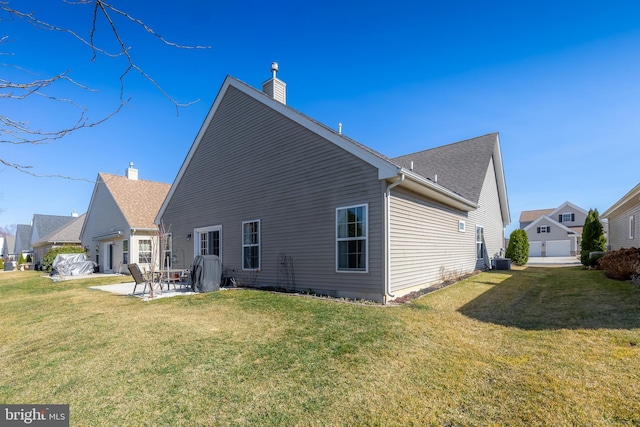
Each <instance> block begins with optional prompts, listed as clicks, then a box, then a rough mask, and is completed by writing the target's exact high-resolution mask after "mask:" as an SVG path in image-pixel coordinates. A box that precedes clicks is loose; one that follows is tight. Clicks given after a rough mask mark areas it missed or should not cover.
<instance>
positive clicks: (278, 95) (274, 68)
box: [262, 62, 287, 105]
mask: <svg viewBox="0 0 640 427" xmlns="http://www.w3.org/2000/svg"><path fill="white" fill-rule="evenodd" d="M271 73H272V77H271V78H270V79H269V80H267V81H266V82H264V83H262V92H264V93H265V94H266V95H268V96H270V97H271V98H273V99H275V100H276V101H278V102H281V103H283V104H285V105H286V103H287V85H286V83H285V82H283V81H282V80H280V79H278V78H277V77H276V74H277V73H278V63H277V62H272V63H271Z"/></svg>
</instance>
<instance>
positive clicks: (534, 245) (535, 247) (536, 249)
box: [529, 241, 542, 256]
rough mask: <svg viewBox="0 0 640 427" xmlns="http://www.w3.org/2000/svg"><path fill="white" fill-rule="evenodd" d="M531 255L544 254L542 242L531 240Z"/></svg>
mask: <svg viewBox="0 0 640 427" xmlns="http://www.w3.org/2000/svg"><path fill="white" fill-rule="evenodd" d="M529 256H542V242H535V241H533V242H529Z"/></svg>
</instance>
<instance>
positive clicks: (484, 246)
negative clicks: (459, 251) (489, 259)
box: [474, 224, 487, 261]
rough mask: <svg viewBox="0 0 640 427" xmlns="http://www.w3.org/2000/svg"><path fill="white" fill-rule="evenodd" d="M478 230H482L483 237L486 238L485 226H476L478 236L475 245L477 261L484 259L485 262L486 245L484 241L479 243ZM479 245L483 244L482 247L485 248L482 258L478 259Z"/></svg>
mask: <svg viewBox="0 0 640 427" xmlns="http://www.w3.org/2000/svg"><path fill="white" fill-rule="evenodd" d="M478 228H482V237H484V226H482V225H479V224H476V236H475V241H476V244H475V246H474V248H475V251H476V261H477V260H481V259H482V260H483V259H485V257H484V253H485V252H486V250H487V248H486V245H485V244H484V240H483V241H481V242H478ZM478 243H482V246H483V251H482V258H480V257H478Z"/></svg>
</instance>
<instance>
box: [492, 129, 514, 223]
mask: <svg viewBox="0 0 640 427" xmlns="http://www.w3.org/2000/svg"><path fill="white" fill-rule="evenodd" d="M493 167H494V169H495V173H496V181H497V183H498V196H499V197H500V211H501V213H502V224H503V225H504V226H505V227H506V226H507V225H509V224H511V212H510V210H509V198H508V196H507V183H506V180H505V178H504V169H503V166H502V152H501V150H500V136H499V135H496V144H495V145H494V146H493Z"/></svg>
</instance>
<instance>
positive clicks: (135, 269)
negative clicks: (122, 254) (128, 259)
mask: <svg viewBox="0 0 640 427" xmlns="http://www.w3.org/2000/svg"><path fill="white" fill-rule="evenodd" d="M127 268H128V269H129V273H131V276H132V277H133V280H135V282H136V284H135V286H134V287H133V293H132V295H135V294H136V288H137V287H138V285H142V284H144V288H143V289H142V293H143V294H144V293H145V291H146V290H147V285H149V286H151V284H150V283H149V279H147V278H145V277H144V274H142V271H141V270H140V266H139V265H138V264H127Z"/></svg>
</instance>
